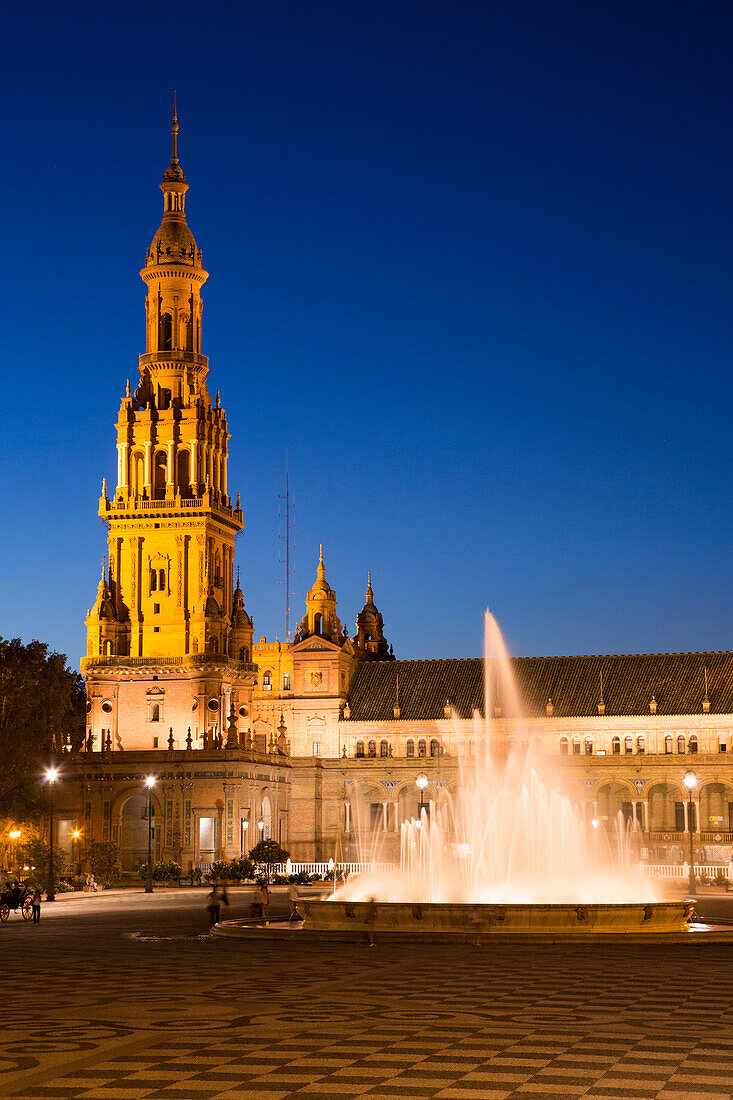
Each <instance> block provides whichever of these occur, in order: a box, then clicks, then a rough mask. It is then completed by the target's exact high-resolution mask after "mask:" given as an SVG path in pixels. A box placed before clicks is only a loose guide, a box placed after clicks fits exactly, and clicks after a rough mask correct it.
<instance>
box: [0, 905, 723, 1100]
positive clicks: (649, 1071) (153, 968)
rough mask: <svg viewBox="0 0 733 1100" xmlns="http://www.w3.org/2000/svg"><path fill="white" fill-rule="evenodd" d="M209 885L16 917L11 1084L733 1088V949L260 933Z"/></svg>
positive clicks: (103, 1092) (116, 1093) (491, 1097)
mask: <svg viewBox="0 0 733 1100" xmlns="http://www.w3.org/2000/svg"><path fill="white" fill-rule="evenodd" d="M204 893H205V892H204V891H194V890H181V891H168V892H162V893H156V894H154V895H153V896H152V897H151V896H146V895H145V894H142V893H127V894H124V895H123V894H114V893H112V894H109V895H105V894H100V895H95V896H91V897H85V898H79V899H76V900H71V901H69V900H63V899H62V900H59V901H58V902H56V904H55V906H54V905H45V906H44V911H43V919H42V922H41V924H40V925H39V926H38V927H37V928H36V927H33V925H32V924H30V923H24V922H22V921H21V920H20V919H19V918H18V917H17V916H16V915H15V914H13V915H12V916H11V918H10V920H9V922H8V923H7V924H5V925H2V926H0V944H1V945H2V958H3V974H4V978H5V982H4V986H5V989H4V995H3V997H2V1008H1V1009H0V1011H1V1012H2V1024H3V1027H2V1047H1V1050H0V1071H2V1076H1V1077H0V1081H2V1092H3V1096H5V1097H24V1098H28V1097H48V1098H62V1097H63V1098H72V1097H73V1098H76V1097H84V1098H88V1100H92V1098H94V1100H116V1098H120V1100H126V1098H130V1100H132V1098H133V1097H151V1098H153V1097H154V1098H160V1100H164V1098H165V1100H168V1098H170V1100H173V1098H178V1100H209V1098H216V1100H284V1098H286V1097H295V1096H299V1097H304V1098H308V1100H319V1098H324V1100H325V1098H328V1100H333V1098H334V1097H347V1098H349V1100H352V1098H353V1100H357V1098H358V1097H362V1096H363V1097H370V1098H374V1100H376V1098H381V1100H406V1098H409V1097H420V1098H427V1097H431V1098H432V1097H436V1098H440V1100H503V1098H507V1097H512V1098H514V1097H527V1098H529V1097H531V1098H533V1100H540V1098H542V1097H553V1098H555V1097H561V1096H568V1097H576V1096H588V1097H593V1098H594V1100H603V1098H604V1097H607V1098H609V1100H611V1098H613V1100H619V1098H621V1097H633V1098H639V1100H641V1098H647V1097H648V1098H652V1097H655V1098H656V1097H659V1098H662V1097H664V1098H669V1100H683V1098H684V1097H695V1098H696V1100H701V1098H706V1097H707V1098H711V1100H712V1098H720V1100H723V1098H726V1100H728V1098H730V1097H731V1096H732V1095H733V1092H732V1090H733V965H732V964H733V948H730V947H727V946H723V945H715V944H711V945H706V946H695V947H685V948H670V947H655V946H652V945H650V946H647V945H643V946H631V947H628V948H622V947H618V946H609V947H605V946H602V947H598V946H597V945H585V946H582V945H578V946H577V947H576V946H572V947H568V946H561V947H560V946H556V947H553V946H549V945H548V946H538V947H533V948H527V947H526V946H522V947H521V948H520V949H515V950H508V949H506V948H504V947H501V948H497V949H487V948H481V949H476V948H470V947H464V946H455V947H449V946H446V945H433V946H431V945H430V944H429V943H425V944H417V945H410V944H407V945H405V946H386V945H381V946H380V945H377V946H375V947H368V946H366V945H348V944H347V945H341V946H339V947H338V948H337V949H331V948H329V946H328V945H327V944H323V943H313V942H309V941H307V940H306V939H305V938H301V937H299V936H297V935H294V937H293V940H292V942H285V943H282V942H278V943H271V944H262V943H252V942H249V941H236V940H226V939H220V938H216V937H213V938H212V937H210V936H209V935H208V933H207V927H206V926H207V919H206V913H205V911H204V908H203V907H204ZM249 896H250V892H247V893H246V894H244V893H242V894H239V895H237V894H236V893H234V895H233V897H232V900H233V905H232V909H233V910H234V912H233V913H232V914H231V915H233V916H237V915H240V916H241V915H243V914H244V907H245V902H248V901H249Z"/></svg>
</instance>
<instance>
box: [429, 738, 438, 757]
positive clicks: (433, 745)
mask: <svg viewBox="0 0 733 1100" xmlns="http://www.w3.org/2000/svg"><path fill="white" fill-rule="evenodd" d="M430 755H431V756H440V741H438V740H437V739H436V738H435V737H433V738H432V740H431V742H430Z"/></svg>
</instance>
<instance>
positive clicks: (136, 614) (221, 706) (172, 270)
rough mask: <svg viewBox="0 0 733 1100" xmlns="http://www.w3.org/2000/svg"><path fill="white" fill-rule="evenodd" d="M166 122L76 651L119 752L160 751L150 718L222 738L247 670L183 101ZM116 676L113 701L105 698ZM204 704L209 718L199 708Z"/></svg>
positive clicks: (98, 742) (246, 628)
mask: <svg viewBox="0 0 733 1100" xmlns="http://www.w3.org/2000/svg"><path fill="white" fill-rule="evenodd" d="M171 130H172V134H173V152H172V156H171V162H170V164H169V166H168V168H167V169H166V172H165V175H164V176H163V182H162V183H161V185H160V187H161V190H162V192H163V220H162V222H161V224H160V227H159V229H158V231H157V232H156V234H155V236H154V237H153V240H152V243H151V245H150V248H149V249H148V252H147V256H146V261H145V266H144V267H143V269H142V271H141V272H140V275H141V277H142V279H143V282H144V283H145V285H146V287H147V299H146V302H145V315H146V325H145V352H144V354H143V355H141V356H140V365H139V374H140V378H139V383H138V385H137V387H136V389H135V390H134V391H133V390H132V389H131V387H130V384H129V382H128V384H127V392H126V394H125V396H124V397H123V399H122V403H121V405H120V412H119V416H118V420H117V485H116V488H115V490H114V493H113V494H111V495H108V493H107V487H106V481H105V482H103V487H102V496H101V497H100V500H99V516H100V519H101V520H102V521H103V522H104V523H105V524H106V526H107V530H108V545H109V557H108V560H109V575H108V577H107V576H105V577H104V578H103V581H104V583H103V585H101V586H100V592H101V598H98V600H97V602H96V604H95V606H94V608H93V609H92V610H91V611H90V612H89V614H88V616H87V656H86V658H85V659H84V660H83V661H82V670H83V672H84V674H85V678H86V680H87V687H88V694H89V696H90V702H91V703H92V712H90V713H96V712H94V707H95V698H96V697H97V696H98V695H99V694H100V693H101V694H102V695H105V698H104V699H103V700H102V701H101V704H104V703H106V704H107V707H108V709H107V710H106V711H104V712H103V713H104V714H106V716H107V718H106V719H105V718H99V717H98V719H97V720H96V721H94V720H92V719H90V722H89V723H88V730H89V729H90V730H91V732H92V735H93V743H94V747H95V748H99V747H102V746H103V744H104V741H105V737H106V735H107V731H108V730H110V729H111V732H112V737H111V741H112V745H113V746H114V745H115V743H116V741H117V740H120V741H121V742H122V743H123V745H124V747H125V748H128V747H153V746H152V740H151V738H152V736H153V735H152V732H151V730H150V729H149V728H147V726H148V723H151V724H154V722H155V721H160V722H162V723H163V725H164V727H165V730H166V733H167V730H168V728H169V727H170V726H171V725H173V726H174V739H175V742H176V744H178V745H182V744H183V741H184V739H185V737H186V731H187V728H188V725H191V726H192V727H193V729H194V735H195V731H196V730H198V733H199V736H200V737H202V736H203V734H204V731H206V732H213V734H214V736H215V737H216V736H219V735H220V734H221V732H222V730H224V729H225V717H226V715H227V714H228V707H229V702H230V700H231V698H232V696H233V695H234V696H236V697H237V698H238V697H239V696H240V695H244V694H246V693H247V690H248V685H249V684H250V683H251V679H252V677H251V676H250V675H248V674H247V675H243V674H244V673H245V671H246V670H245V667H244V666H248V665H249V662H250V661H251V645H252V634H251V629H252V624H251V620H249V617H248V616H247V614H246V612H244V603H243V599H242V593H241V591H239V590H238V591H237V592H236V593H235V589H234V564H233V563H234V540H235V538H236V536H237V534H238V533H239V531H241V529H242V526H243V517H242V510H241V508H240V504H239V496H237V500H236V503H235V504H233V503H232V500H231V497H230V496H229V491H228V484H227V460H228V441H229V433H228V430H227V421H226V415H225V413H224V409H223V408H221V405H220V401H219V394H218V392H217V394H216V399H215V400H214V401H212V398H211V396H210V394H209V391H208V388H207V375H208V372H209V364H208V359H207V357H206V356H205V355H203V354H202V350H201V347H202V343H201V328H202V325H201V319H202V301H201V288H202V286H203V284H204V282H205V281H206V279H207V277H208V275H207V272H206V271H204V267H203V261H202V257H201V251H200V249H199V247H198V245H197V243H196V240H195V238H194V236H193V234H192V233H191V230H190V229H189V227H188V224H187V222H186V214H185V197H186V192H187V191H188V184H187V183H186V177H185V175H184V174H183V170H182V169H181V166H180V164H179V162H178V119H177V115H176V111H175V108H174V114H173V123H172V127H171ZM235 603H236V607H235ZM234 612H236V629H235V631H234V633H232V616H233V613H234ZM102 619H103V621H102ZM155 665H160V666H161V667H163V668H167V669H175V674H172V673H171V675H173V681H174V682H175V684H176V691H174V692H173V693H172V696H175V698H176V699H178V702H177V703H176V702H173V703H171V698H172V696H171V693H170V692H169V689H168V688H167V687H166V686H165V685H164V684H163V682H162V677H161V673H160V672H159V671H156V673H155V674H151V673H150V669H151V668H152V667H153V666H155ZM151 676H152V681H153V685H154V686H152V685H149V686H147V687H146V688H145V691H146V692H147V697H146V698H145V699H141V698H140V697H139V691H138V690H137V688H141V687H142V685H143V682H147V681H148V680H149V679H150V677H151ZM100 677H101V680H102V681H103V683H100V682H99V679H100ZM128 681H129V690H128V688H125V687H124V684H125V683H126V682H128ZM184 682H185V690H182V689H183V688H184ZM115 685H116V687H117V690H116V698H115V699H111V698H106V696H108V695H109V694H110V689H111V688H112V687H113V686H115ZM133 686H134V687H135V688H136V690H135V691H134V692H133V695H134V696H135V699H134V700H133V698H132V696H130V698H127V699H126V702H125V706H126V710H125V713H124V714H123V711H122V704H123V696H128V695H130V692H131V691H132V688H133ZM162 695H164V696H167V697H166V698H161V696H162ZM153 699H154V700H155V701H154V702H151V700H153ZM214 700H218V702H214ZM101 704H100V705H101ZM169 704H170V705H169ZM193 704H196V705H195V706H194V705H193ZM201 705H203V707H204V708H205V716H206V717H205V718H204V716H203V715H202V714H201V713H198V714H197V713H196V711H197V709H198V707H199V706H201ZM156 706H157V710H156V709H155V708H156ZM109 707H111V709H109ZM153 716H155V718H153ZM174 718H175V721H174ZM105 721H107V723H108V724H107V725H105ZM122 727H124V730H123V728H122ZM101 731H104V733H102V732H101ZM141 731H142V732H141ZM118 735H120V736H119V738H118ZM155 740H156V743H159V744H160V745H161V746H162V741H161V742H158V739H157V737H156V738H155Z"/></svg>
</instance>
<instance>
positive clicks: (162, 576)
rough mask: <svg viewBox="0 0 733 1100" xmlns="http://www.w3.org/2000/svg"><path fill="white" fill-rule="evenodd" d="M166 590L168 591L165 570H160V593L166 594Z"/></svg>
mask: <svg viewBox="0 0 733 1100" xmlns="http://www.w3.org/2000/svg"><path fill="white" fill-rule="evenodd" d="M165 589H166V584H165V569H159V570H158V590H159V591H160V592H165Z"/></svg>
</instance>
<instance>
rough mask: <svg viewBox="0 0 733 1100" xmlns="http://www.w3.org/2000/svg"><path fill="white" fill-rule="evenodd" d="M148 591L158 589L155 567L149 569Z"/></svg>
mask: <svg viewBox="0 0 733 1100" xmlns="http://www.w3.org/2000/svg"><path fill="white" fill-rule="evenodd" d="M150 591H151V592H157V591H158V570H157V569H151V570H150Z"/></svg>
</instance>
